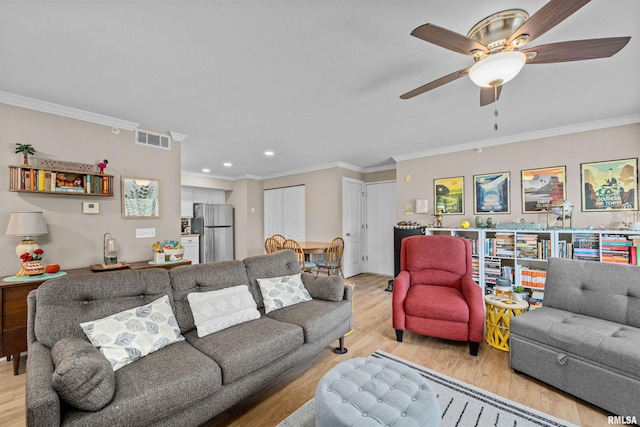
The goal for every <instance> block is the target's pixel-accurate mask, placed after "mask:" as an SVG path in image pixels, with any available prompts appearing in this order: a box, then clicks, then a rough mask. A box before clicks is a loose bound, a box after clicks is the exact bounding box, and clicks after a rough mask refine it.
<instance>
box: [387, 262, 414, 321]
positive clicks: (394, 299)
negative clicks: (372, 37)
mask: <svg viewBox="0 0 640 427" xmlns="http://www.w3.org/2000/svg"><path fill="white" fill-rule="evenodd" d="M410 286H411V276H409V272H408V271H401V272H400V274H398V277H396V278H395V279H393V293H392V296H391V307H392V312H393V329H396V330H398V331H403V330H404V329H405V323H404V321H405V315H404V300H405V299H406V298H407V293H409V287H410Z"/></svg>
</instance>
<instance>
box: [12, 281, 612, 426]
mask: <svg viewBox="0 0 640 427" xmlns="http://www.w3.org/2000/svg"><path fill="white" fill-rule="evenodd" d="M350 280H351V281H352V282H354V283H355V289H354V298H355V300H354V304H355V316H354V320H355V328H356V329H355V331H354V333H353V334H351V335H350V336H348V337H347V338H346V339H345V345H346V346H347V348H348V349H349V352H348V353H347V354H346V355H337V354H335V353H333V347H327V348H325V349H324V350H323V351H322V352H320V353H319V354H318V355H317V356H315V357H314V358H312V359H311V360H308V361H306V362H304V363H301V364H299V365H298V366H296V367H295V368H293V369H292V370H290V371H289V372H287V373H286V374H285V375H282V376H281V377H280V378H278V379H277V380H276V381H274V382H272V383H271V384H269V385H268V386H267V387H266V388H265V389H263V390H261V391H259V392H258V393H256V394H254V395H252V396H251V397H249V398H248V399H245V400H244V401H242V402H240V403H239V404H237V405H235V406H234V407H232V408H230V409H228V410H227V411H226V412H224V413H223V414H221V415H219V416H218V417H216V418H215V419H213V420H211V421H210V422H209V423H207V425H208V426H211V427H223V426H224V427H254V426H258V427H261V426H266V427H269V426H274V425H276V424H278V423H279V422H280V421H282V420H283V419H284V418H286V417H287V416H288V415H289V414H291V413H292V412H294V411H295V410H296V409H297V408H298V407H300V406H301V405H302V404H303V403H305V402H306V401H307V400H309V399H311V398H312V397H313V395H314V393H315V388H316V385H317V384H318V381H320V378H322V376H323V375H324V374H325V373H326V372H327V371H328V370H330V369H331V368H332V367H333V366H335V365H336V364H338V363H340V362H341V361H344V360H347V359H349V358H352V357H366V356H368V355H369V354H371V353H372V352H373V351H375V350H376V349H380V350H383V351H386V352H388V353H392V354H394V355H396V356H398V357H402V358H404V359H407V360H410V361H412V362H414V363H417V364H419V365H421V366H425V367H427V368H429V369H433V370H435V371H438V372H441V373H443V374H445V375H448V376H451V377H453V378H457V379H459V380H461V381H465V382H468V383H469V384H472V385H475V386H477V387H481V388H484V389H486V390H489V391H491V392H493V393H495V394H498V395H500V396H503V397H506V398H509V399H511V400H514V401H516V402H519V403H522V404H525V405H528V406H531V407H532V408H534V409H538V410H541V411H543V412H546V413H548V414H550V415H553V416H556V417H558V418H561V419H566V420H567V421H570V422H572V423H574V424H577V425H581V426H584V427H600V426H605V425H607V415H608V414H607V412H606V411H603V410H602V409H599V408H596V407H594V406H592V405H589V404H588V403H585V402H582V401H580V400H578V399H576V398H574V397H572V396H570V395H568V394H566V393H563V392H561V391H559V390H556V389H555V388H553V387H550V386H548V385H546V384H544V383H541V382H539V381H537V380H534V379H532V378H530V377H528V376H526V375H518V374H515V373H514V372H513V371H512V370H511V369H510V368H509V360H508V356H509V355H508V353H507V352H504V351H501V350H497V349H494V348H492V347H489V346H488V345H487V344H486V343H483V344H482V345H480V351H479V353H478V356H477V357H473V356H470V355H469V346H468V344H467V343H462V342H452V341H447V340H441V339H436V338H430V337H424V336H420V335H417V334H412V333H410V332H405V334H404V340H403V342H402V343H399V342H397V341H396V337H395V332H394V330H393V327H392V324H391V293H390V292H386V291H385V289H386V288H387V282H388V280H389V278H388V277H383V276H377V275H371V274H362V275H359V276H355V277H353V278H350ZM336 345H337V343H336ZM23 357H24V356H23ZM24 365H25V361H24V360H23V361H21V366H24ZM23 370H24V368H21V371H23ZM25 379H26V375H24V374H21V375H18V376H14V375H13V369H12V364H11V363H9V362H6V361H4V360H0V425H1V426H3V427H4V426H24V425H25V409H24V390H25Z"/></svg>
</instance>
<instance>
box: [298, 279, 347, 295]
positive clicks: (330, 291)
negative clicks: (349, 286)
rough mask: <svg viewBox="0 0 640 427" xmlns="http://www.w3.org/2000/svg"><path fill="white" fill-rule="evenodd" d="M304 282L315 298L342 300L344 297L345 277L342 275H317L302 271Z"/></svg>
mask: <svg viewBox="0 0 640 427" xmlns="http://www.w3.org/2000/svg"><path fill="white" fill-rule="evenodd" d="M301 277H302V283H304V287H305V288H307V291H309V295H311V298H313V299H321V300H325V301H336V302H337V301H342V299H343V298H344V279H343V278H342V277H341V276H335V275H334V276H316V275H315V274H310V273H302V276H301Z"/></svg>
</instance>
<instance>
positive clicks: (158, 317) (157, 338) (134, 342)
mask: <svg viewBox="0 0 640 427" xmlns="http://www.w3.org/2000/svg"><path fill="white" fill-rule="evenodd" d="M80 326H81V327H82V330H83V331H84V333H85V334H86V335H87V337H88V338H89V341H91V344H93V345H94V346H96V347H98V348H99V349H100V352H101V353H102V354H104V355H105V357H106V358H107V360H109V363H111V366H112V368H113V370H114V371H116V370H118V369H120V368H122V367H123V366H125V365H128V364H129V363H131V362H133V361H135V360H138V359H140V358H141V357H144V356H146V355H147V354H149V353H153V352H154V351H157V350H160V349H161V348H163V347H166V346H168V345H170V344H173V343H175V342H178V341H183V340H184V337H183V336H182V335H180V329H179V328H178V323H177V322H176V318H175V317H174V315H173V311H172V310H171V305H170V304H169V297H168V296H167V295H165V296H163V297H161V298H158V299H157V300H155V301H152V302H151V303H149V304H145V305H142V306H140V307H135V308H132V309H129V310H124V311H121V312H120V313H116V314H113V315H111V316H108V317H105V318H103V319H98V320H93V321H90V322H85V323H81V324H80Z"/></svg>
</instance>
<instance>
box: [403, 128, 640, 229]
mask: <svg viewBox="0 0 640 427" xmlns="http://www.w3.org/2000/svg"><path fill="white" fill-rule="evenodd" d="M638 156H640V124H631V125H625V126H618V127H613V128H606V129H599V130H594V131H589V132H580V133H574V134H567V135H562V136H555V137H549V138H542V139H536V140H532V141H525V142H518V143H513V144H508V145H500V146H494V147H487V148H484V149H483V151H482V153H480V154H478V153H476V151H475V150H468V151H463V152H459V153H452V154H445V155H440V156H433V157H424V158H420V159H413V160H407V161H401V162H398V164H397V176H398V180H397V200H396V211H397V218H398V220H399V221H400V220H410V221H417V222H419V223H421V224H423V225H425V224H429V223H433V222H434V219H433V216H432V215H430V214H420V215H417V214H414V215H411V216H406V215H405V214H404V207H405V205H413V206H415V199H416V198H427V199H429V210H430V213H433V208H434V198H433V180H434V178H446V177H455V176H464V183H465V195H464V204H465V214H464V215H445V216H444V220H443V225H444V226H445V227H458V226H459V224H460V221H461V220H470V221H471V223H472V224H473V223H474V221H473V220H474V218H475V215H474V214H473V175H478V174H486V173H494V172H510V173H511V214H493V215H482V218H484V219H486V217H488V216H491V217H492V218H493V220H494V222H512V221H514V220H516V219H517V218H525V219H526V220H527V222H541V223H542V226H543V227H545V226H546V221H547V217H546V214H523V213H522V198H521V185H520V174H521V170H523V169H533V168H542V167H549V166H561V165H565V166H566V168H567V169H566V170H567V199H568V200H569V201H571V202H572V203H573V204H574V205H575V208H574V210H575V212H574V218H573V225H574V227H587V226H589V225H593V226H598V225H604V226H606V227H616V228H617V227H621V225H622V224H621V220H622V213H621V212H611V213H600V212H581V209H580V205H581V195H580V185H581V181H580V163H585V162H596V161H605V160H616V159H624V158H635V157H638ZM406 175H411V180H410V181H409V182H406V181H405V176H406ZM554 222H555V219H554V218H553V217H552V225H553V223H554Z"/></svg>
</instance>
